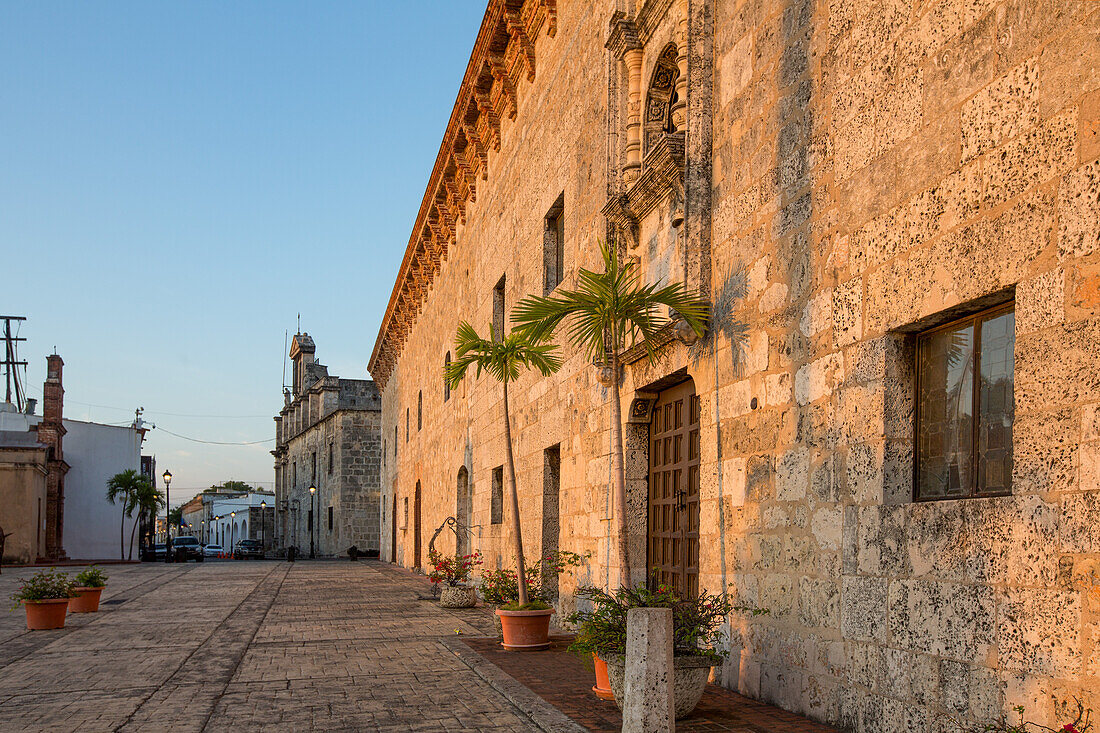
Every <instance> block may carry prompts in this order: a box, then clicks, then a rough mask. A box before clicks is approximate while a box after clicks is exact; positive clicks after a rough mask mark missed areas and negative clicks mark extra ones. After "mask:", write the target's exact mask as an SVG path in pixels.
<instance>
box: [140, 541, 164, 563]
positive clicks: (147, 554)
mask: <svg viewBox="0 0 1100 733" xmlns="http://www.w3.org/2000/svg"><path fill="white" fill-rule="evenodd" d="M167 551H168V546H167V545H165V544H164V543H163V542H158V543H156V544H155V545H145V546H144V547H142V548H141V561H142V562H158V561H159V562H164V555H165V553H167Z"/></svg>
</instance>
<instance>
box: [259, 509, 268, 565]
mask: <svg viewBox="0 0 1100 733" xmlns="http://www.w3.org/2000/svg"><path fill="white" fill-rule="evenodd" d="M266 512H267V502H266V501H264V500H263V499H260V552H263V553H264V554H266V553H267V544H266V540H267V527H266V526H265V524H264V523H265V521H266V517H265V514H266Z"/></svg>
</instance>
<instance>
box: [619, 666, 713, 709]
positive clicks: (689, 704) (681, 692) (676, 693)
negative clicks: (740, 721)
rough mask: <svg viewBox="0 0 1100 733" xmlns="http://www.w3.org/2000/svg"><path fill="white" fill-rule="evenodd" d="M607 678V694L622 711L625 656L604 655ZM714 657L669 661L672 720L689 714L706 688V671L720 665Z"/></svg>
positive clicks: (708, 671)
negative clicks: (674, 715) (613, 696)
mask: <svg viewBox="0 0 1100 733" xmlns="http://www.w3.org/2000/svg"><path fill="white" fill-rule="evenodd" d="M606 656H607V659H606V660H605V661H606V662H607V676H608V678H609V680H610V682H611V691H612V692H614V693H615V704H616V705H618V706H619V709H620V710H621V709H622V707H623V703H622V699H623V689H624V687H625V685H626V655H625V654H608V655H606ZM721 663H722V661H721V660H720V659H715V658H714V657H702V656H700V657H686V656H685V657H673V658H672V666H673V677H672V696H673V704H674V707H675V708H676V717H677V718H684V717H687V716H688V715H690V714H691V711H692V710H694V709H695V706H696V705H698V704H699V700H700V699H701V698H702V697H703V691H704V690H706V688H707V679H708V678H709V677H710V668H711V667H713V666H715V665H717V664H721Z"/></svg>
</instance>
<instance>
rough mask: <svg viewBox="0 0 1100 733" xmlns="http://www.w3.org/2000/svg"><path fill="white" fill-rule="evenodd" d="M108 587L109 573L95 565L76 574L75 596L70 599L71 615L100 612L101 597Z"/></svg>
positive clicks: (73, 589)
mask: <svg viewBox="0 0 1100 733" xmlns="http://www.w3.org/2000/svg"><path fill="white" fill-rule="evenodd" d="M106 585H107V573H105V572H103V571H102V570H100V569H99V568H97V567H96V566H95V565H92V566H91V567H89V568H85V569H84V570H81V571H80V572H79V573H77V574H76V582H75V583H74V585H73V588H72V591H73V596H72V598H70V599H69V613H95V612H96V611H98V610H99V596H100V595H102V593H103V588H104V587H105V586H106Z"/></svg>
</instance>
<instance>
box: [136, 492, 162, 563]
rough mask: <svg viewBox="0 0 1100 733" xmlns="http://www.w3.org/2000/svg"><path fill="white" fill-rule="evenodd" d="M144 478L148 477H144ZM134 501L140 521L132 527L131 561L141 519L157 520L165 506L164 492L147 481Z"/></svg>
mask: <svg viewBox="0 0 1100 733" xmlns="http://www.w3.org/2000/svg"><path fill="white" fill-rule="evenodd" d="M143 478H147V477H144V476H143ZM132 501H133V507H132V509H137V513H138V521H137V522H134V524H133V526H131V527H130V552H129V554H128V557H127V559H129V560H133V559H134V535H135V534H137V527H138V525H139V524H140V523H141V518H142V517H153V518H155V517H156V516H157V512H158V511H159V510H160V508H161V507H163V506H164V492H163V491H161V490H160V489H158V488H157V487H156V486H154V485H153V482H152V481H149V480H146V481H145V483H144V484H143V485H141V486H139V487H138V489H137V493H136V494H135V495H134V496H133V497H132Z"/></svg>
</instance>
